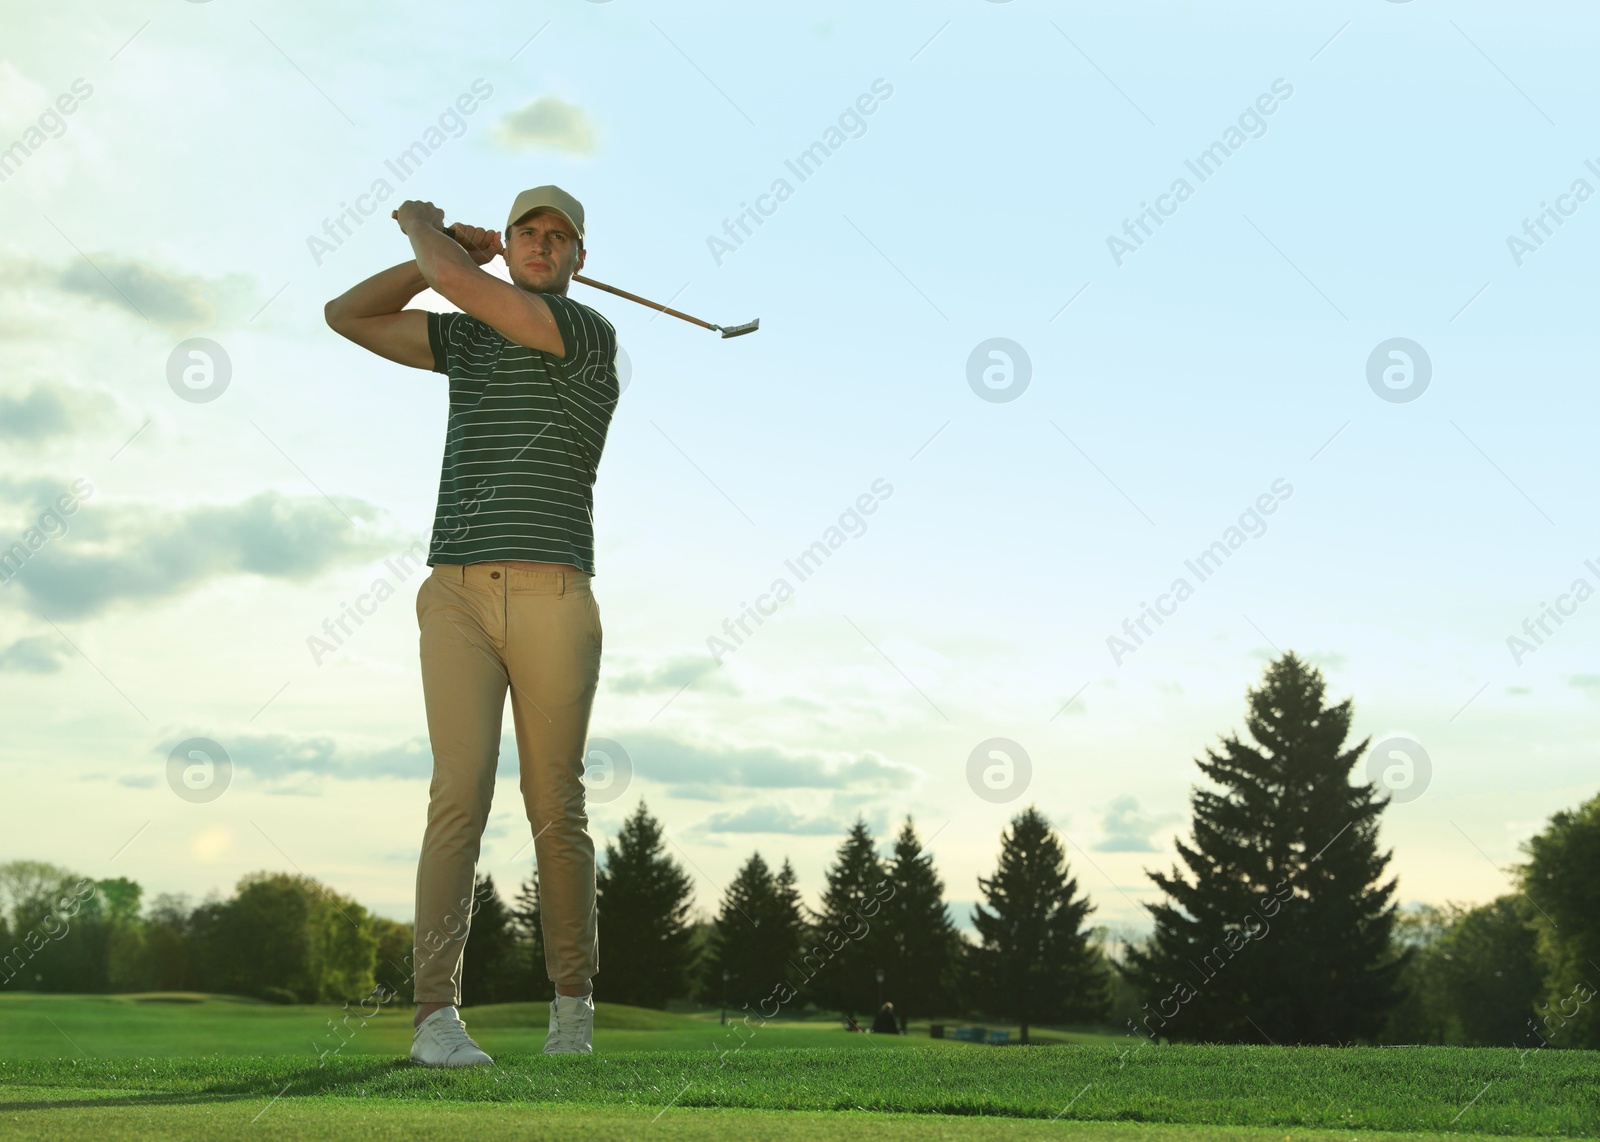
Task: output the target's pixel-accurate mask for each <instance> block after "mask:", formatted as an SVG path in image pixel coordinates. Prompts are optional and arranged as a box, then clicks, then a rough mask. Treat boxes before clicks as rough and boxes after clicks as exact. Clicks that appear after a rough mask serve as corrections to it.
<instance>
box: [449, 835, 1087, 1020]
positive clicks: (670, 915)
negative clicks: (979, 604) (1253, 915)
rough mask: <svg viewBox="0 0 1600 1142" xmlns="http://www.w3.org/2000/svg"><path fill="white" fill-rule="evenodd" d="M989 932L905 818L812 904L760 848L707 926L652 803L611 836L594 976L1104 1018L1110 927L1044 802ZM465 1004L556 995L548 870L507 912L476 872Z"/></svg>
mask: <svg viewBox="0 0 1600 1142" xmlns="http://www.w3.org/2000/svg"><path fill="white" fill-rule="evenodd" d="M979 886H980V889H981V890H982V892H983V894H984V900H985V903H984V904H983V905H980V906H979V907H978V908H977V909H976V910H975V913H974V922H975V924H976V925H977V928H978V933H979V937H980V938H979V940H978V941H977V942H976V943H970V944H969V943H968V942H967V941H966V940H964V939H963V938H962V936H961V934H960V932H959V931H958V930H957V928H956V926H955V924H954V923H953V921H952V919H951V917H950V914H949V909H948V908H947V906H946V904H945V900H944V883H943V881H941V880H940V878H939V875H938V873H937V871H936V870H935V869H934V866H933V860H932V857H931V855H930V854H929V853H928V852H926V851H925V850H924V848H923V845H922V842H921V840H920V839H919V837H918V835H917V830H916V825H915V823H914V822H913V821H912V820H911V819H910V818H909V817H908V818H907V819H906V821H905V823H904V824H903V825H902V826H901V828H900V830H899V833H898V834H897V835H896V837H895V839H894V843H893V847H892V850H891V852H890V853H889V855H888V856H887V857H883V856H880V855H879V853H878V848H877V843H876V841H875V840H874V838H873V836H872V833H871V831H870V830H869V829H868V827H867V825H866V823H865V822H863V821H857V822H856V824H855V825H854V826H853V827H852V828H851V830H850V832H849V834H848V835H847V836H846V838H845V840H844V843H843V844H842V845H841V846H840V849H839V851H838V853H837V855H836V857H835V859H834V861H833V863H832V865H831V866H830V867H829V869H828V870H827V874H826V884H825V887H824V888H823V891H822V899H821V901H820V907H819V908H818V909H816V910H812V909H810V908H808V907H807V906H806V905H805V904H804V903H802V901H801V897H800V892H799V889H798V887H797V884H796V877H795V872H794V868H793V866H792V865H791V864H790V863H789V862H788V861H787V860H785V861H784V862H783V863H782V865H780V866H779V867H778V868H777V869H776V870H774V869H773V868H772V866H771V865H770V864H769V863H768V862H767V861H766V859H765V858H764V857H762V855H761V854H760V853H759V852H756V853H753V854H752V855H751V856H750V858H749V859H748V860H747V861H746V862H745V863H744V865H743V866H742V867H741V868H740V869H739V871H738V873H737V874H736V875H735V876H734V878H733V880H732V881H731V882H730V883H729V884H728V886H727V888H726V889H725V890H724V892H723V894H722V899H721V902H720V904H719V907H718V909H717V912H716V915H715V917H714V918H713V919H712V920H711V921H710V922H709V923H707V924H697V923H695V921H694V920H693V918H692V912H693V903H694V891H693V882H692V880H691V878H690V877H689V876H688V874H687V873H686V872H685V871H684V869H683V868H682V866H681V865H679V864H678V862H677V861H676V860H675V859H674V858H673V857H672V856H671V854H670V853H669V852H668V851H667V846H666V843H665V840H664V837H663V833H662V827H661V823H660V822H659V821H658V820H657V819H656V818H655V817H653V816H652V815H651V814H650V811H649V809H648V808H647V807H646V806H645V805H644V804H642V803H641V804H640V805H639V807H638V808H637V809H636V810H635V811H634V813H633V814H632V815H631V816H630V817H629V818H628V819H627V820H626V822H624V824H623V826H622V829H621V832H620V833H619V834H618V836H617V837H616V839H615V840H614V841H612V842H610V843H608V844H607V845H606V848H605V855H604V859H603V860H602V862H601V865H600V871H599V874H598V885H597V888H598V911H599V923H600V930H601V933H602V938H601V964H600V972H599V974H598V976H597V977H596V988H597V989H598V990H599V991H600V992H602V993H603V994H604V995H605V997H606V999H608V1000H610V1001H611V1002H613V1003H628V1004H634V1005H638V1006H644V1007H664V1006H666V1004H667V1003H668V1002H669V1001H671V1000H674V999H682V998H693V999H697V1000H698V1001H700V1002H702V1003H705V1004H709V1005H720V1006H725V1007H728V1008H730V1009H732V1010H734V1011H735V1012H742V1011H748V1012H749V1013H750V1014H752V1015H758V1016H765V1017H766V1018H772V1017H774V1016H775V1015H776V1014H777V1013H778V1011H779V1010H784V1011H786V1012H787V1013H789V1014H794V1013H795V1012H796V1011H798V1010H799V1009H801V1008H803V1007H804V1006H806V1005H807V1004H811V1005H815V1006H816V1007H819V1008H823V1009H827V1010H835V1011H840V1012H843V1013H844V1014H845V1015H847V1016H854V1015H860V1014H864V1013H866V1012H870V1011H872V1010H874V1009H875V1008H876V1007H877V1006H879V1005H880V1004H881V1003H882V1002H883V1000H884V999H889V1000H891V1001H892V1002H893V1003H894V1005H895V1007H896V1009H897V1011H898V1013H899V1014H900V1016H901V1017H902V1019H911V1018H919V1017H923V1016H931V1015H941V1014H943V1015H951V1014H955V1013H957V1012H962V1011H970V1012H974V1013H983V1014H987V1015H994V1016H1002V1017H1005V1016H1014V1017H1017V1018H1019V1019H1020V1020H1021V1021H1022V1024H1023V1029H1022V1033H1023V1037H1024V1038H1026V1036H1027V1027H1028V1025H1029V1024H1030V1023H1037V1022H1051V1023H1067V1022H1095V1021H1103V1020H1104V1019H1105V1018H1106V1017H1107V1014H1108V1012H1109V1000H1110V992H1111V981H1112V970H1111V964H1110V962H1109V960H1108V959H1107V957H1106V955H1105V952H1104V949H1103V942H1102V941H1101V940H1100V939H1099V938H1097V937H1098V936H1100V935H1103V933H1099V932H1095V931H1092V930H1090V929H1089V928H1088V927H1087V926H1086V925H1085V919H1086V917H1087V916H1088V914H1089V913H1090V912H1091V911H1092V906H1091V905H1090V904H1089V902H1088V899H1087V898H1086V897H1085V896H1083V895H1082V894H1080V893H1079V891H1078V885H1077V881H1076V880H1074V879H1073V878H1071V877H1070V876H1069V875H1068V873H1067V867H1066V854H1065V851H1064V849H1063V847H1062V844H1061V839H1060V837H1059V836H1058V835H1057V834H1056V832H1055V830H1054V829H1052V828H1051V827H1050V824H1049V822H1048V821H1046V819H1045V818H1044V816H1043V814H1041V813H1040V812H1039V811H1038V810H1037V809H1036V808H1031V807H1030V808H1029V809H1027V810H1025V811H1023V812H1022V813H1021V814H1019V815H1018V816H1017V817H1016V818H1015V820H1013V821H1012V823H1011V826H1010V828H1009V829H1008V830H1007V831H1006V833H1005V834H1004V836H1003V837H1002V840H1001V851H1000V859H999V864H998V867H997V868H996V870H995V872H994V874H993V875H992V876H990V877H985V878H980V879H979ZM477 898H478V904H477V907H476V909H475V911H474V913H473V918H472V928H471V932H470V935H469V937H468V940H467V949H466V953H465V963H464V965H463V990H464V993H465V994H464V995H463V999H464V1001H465V1002H468V1003H500V1002H510V1001H515V1000H522V999H533V998H542V997H543V993H544V992H545V991H547V990H548V984H547V983H546V981H545V972H544V944H543V939H542V935H541V925H540V915H539V889H538V881H537V878H536V877H533V876H530V877H529V878H528V879H527V880H526V881H524V882H523V884H522V885H521V888H520V890H519V891H518V892H517V894H516V896H515V898H514V901H513V902H512V903H511V904H510V905H509V906H508V905H507V904H506V903H505V902H503V901H502V900H501V898H500V894H499V892H498V890H497V889H496V888H495V885H494V882H493V880H492V878H490V877H487V876H484V877H481V878H480V879H479V880H478V886H477Z"/></svg>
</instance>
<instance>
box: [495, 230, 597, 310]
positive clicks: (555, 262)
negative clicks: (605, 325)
mask: <svg viewBox="0 0 1600 1142" xmlns="http://www.w3.org/2000/svg"><path fill="white" fill-rule="evenodd" d="M583 257H584V252H583V251H582V250H580V249H579V248H578V239H577V236H576V235H574V234H573V233H572V228H571V227H570V226H568V225H567V220H566V219H565V218H563V217H561V215H559V214H557V213H556V212H555V211H553V210H536V211H534V212H533V213H532V214H530V215H528V216H527V217H526V218H523V219H521V220H520V221H518V222H517V224H516V225H515V226H513V227H512V228H511V232H510V234H508V235H507V237H506V268H507V270H508V271H509V272H510V274H511V281H512V283H513V284H514V285H517V286H519V287H520V288H522V289H525V290H530V291H532V292H533V293H559V294H565V293H566V292H567V286H569V285H570V284H571V283H572V275H573V274H575V273H577V272H578V271H579V270H581V269H583Z"/></svg>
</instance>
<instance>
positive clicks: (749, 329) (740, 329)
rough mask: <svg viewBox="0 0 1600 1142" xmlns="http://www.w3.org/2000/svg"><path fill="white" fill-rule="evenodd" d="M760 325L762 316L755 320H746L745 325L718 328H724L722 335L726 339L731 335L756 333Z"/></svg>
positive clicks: (719, 327) (738, 335) (720, 327)
mask: <svg viewBox="0 0 1600 1142" xmlns="http://www.w3.org/2000/svg"><path fill="white" fill-rule="evenodd" d="M760 327H761V318H759V317H758V318H756V319H755V320H754V321H746V322H745V323H744V324H743V325H729V326H721V325H719V326H717V328H718V329H721V330H722V336H723V338H724V339H727V338H729V337H740V336H743V335H744V334H746V333H754V332H755V331H756V330H757V329H759V328H760Z"/></svg>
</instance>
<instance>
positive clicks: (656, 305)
mask: <svg viewBox="0 0 1600 1142" xmlns="http://www.w3.org/2000/svg"><path fill="white" fill-rule="evenodd" d="M572 280H573V281H575V282H582V283H583V284H584V285H586V286H593V287H594V288H595V289H603V290H605V291H606V292H607V293H614V294H616V295H617V296H618V297H625V298H627V299H628V300H629V301H636V302H638V303H639V304H640V305H648V306H649V307H650V308H651V309H659V310H660V311H661V312H662V313H670V314H672V316H674V317H681V318H683V319H684V320H685V321H692V322H694V323H695V324H696V325H700V326H703V327H704V328H706V329H720V328H721V327H720V326H717V325H713V324H711V322H709V321H701V320H700V319H699V318H698V317H690V316H689V315H688V314H687V313H679V312H678V311H677V310H676V309H669V308H667V307H666V306H664V305H662V304H661V303H660V302H658V301H651V300H649V299H648V298H643V297H639V296H638V295H637V294H631V293H629V292H628V291H627V290H625V289H618V288H617V287H616V286H611V285H606V283H605V282H597V281H595V280H594V279H593V278H586V277H584V276H583V275H582V274H573V275H572Z"/></svg>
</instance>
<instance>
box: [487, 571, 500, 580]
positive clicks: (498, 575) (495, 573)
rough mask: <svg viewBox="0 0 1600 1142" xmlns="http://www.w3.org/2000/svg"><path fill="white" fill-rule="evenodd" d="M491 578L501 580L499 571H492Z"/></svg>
mask: <svg viewBox="0 0 1600 1142" xmlns="http://www.w3.org/2000/svg"><path fill="white" fill-rule="evenodd" d="M489 578H491V579H498V578H500V572H498V571H491V572H489Z"/></svg>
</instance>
